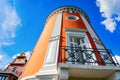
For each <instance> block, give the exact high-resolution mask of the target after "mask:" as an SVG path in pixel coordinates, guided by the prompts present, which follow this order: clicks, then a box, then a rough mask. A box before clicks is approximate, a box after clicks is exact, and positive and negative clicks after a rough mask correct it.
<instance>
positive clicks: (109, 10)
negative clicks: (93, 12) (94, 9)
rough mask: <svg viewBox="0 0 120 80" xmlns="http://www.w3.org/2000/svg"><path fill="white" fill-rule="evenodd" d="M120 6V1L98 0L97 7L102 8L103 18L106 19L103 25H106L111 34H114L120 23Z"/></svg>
mask: <svg viewBox="0 0 120 80" xmlns="http://www.w3.org/2000/svg"><path fill="white" fill-rule="evenodd" d="M119 4H120V0H96V5H97V6H98V7H99V8H100V13H101V16H102V17H104V18H105V20H104V21H102V22H101V24H104V25H105V27H106V29H107V30H109V31H110V32H114V30H115V29H116V26H117V21H118V22H119V21H120V5H119Z"/></svg>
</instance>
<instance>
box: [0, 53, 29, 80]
mask: <svg viewBox="0 0 120 80" xmlns="http://www.w3.org/2000/svg"><path fill="white" fill-rule="evenodd" d="M26 62H27V59H26V56H25V52H23V53H22V54H20V55H19V56H17V57H16V58H15V59H14V61H13V62H12V63H10V64H9V65H8V66H7V68H6V69H5V70H4V71H0V80H17V79H18V77H19V76H20V75H21V74H22V71H23V68H24V66H25V64H26Z"/></svg>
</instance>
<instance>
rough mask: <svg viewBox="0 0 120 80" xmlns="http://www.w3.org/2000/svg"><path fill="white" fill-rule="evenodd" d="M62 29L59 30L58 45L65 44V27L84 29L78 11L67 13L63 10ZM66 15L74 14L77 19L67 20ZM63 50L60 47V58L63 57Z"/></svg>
mask: <svg viewBox="0 0 120 80" xmlns="http://www.w3.org/2000/svg"><path fill="white" fill-rule="evenodd" d="M62 14H63V15H62V30H61V42H60V43H61V44H60V46H61V47H62V46H67V45H66V44H67V43H66V38H67V37H66V31H65V29H66V28H74V29H86V27H85V25H84V23H83V21H82V19H81V17H80V14H79V13H67V12H63V13H62ZM68 15H75V16H78V17H79V20H76V21H73V20H67V19H66V16H68ZM65 56H66V55H65V51H64V50H63V49H62V59H64V58H65Z"/></svg>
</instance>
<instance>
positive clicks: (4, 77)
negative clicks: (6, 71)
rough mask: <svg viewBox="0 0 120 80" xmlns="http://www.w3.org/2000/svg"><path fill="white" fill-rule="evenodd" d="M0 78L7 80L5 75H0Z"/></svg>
mask: <svg viewBox="0 0 120 80" xmlns="http://www.w3.org/2000/svg"><path fill="white" fill-rule="evenodd" d="M0 80H8V77H7V76H0Z"/></svg>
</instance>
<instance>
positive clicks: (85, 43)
mask: <svg viewBox="0 0 120 80" xmlns="http://www.w3.org/2000/svg"><path fill="white" fill-rule="evenodd" d="M19 80H120V67H119V64H118V63H117V61H114V60H113V58H112V52H111V51H109V50H107V49H106V47H105V46H104V44H103V43H102V41H101V40H100V38H99V37H98V35H97V34H96V32H95V31H94V30H93V28H92V25H91V24H90V20H89V18H88V16H87V14H86V13H85V12H84V11H83V10H81V9H79V8H77V7H74V6H65V7H61V8H58V9H56V10H54V11H53V12H52V13H51V14H50V15H49V16H48V18H47V20H46V24H45V27H44V30H43V32H42V35H41V36H40V38H39V40H38V42H37V44H36V46H35V48H34V50H33V52H32V54H31V57H30V59H29V61H28V63H27V65H26V66H25V69H24V71H23V73H22V76H21V77H20V78H19Z"/></svg>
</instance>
